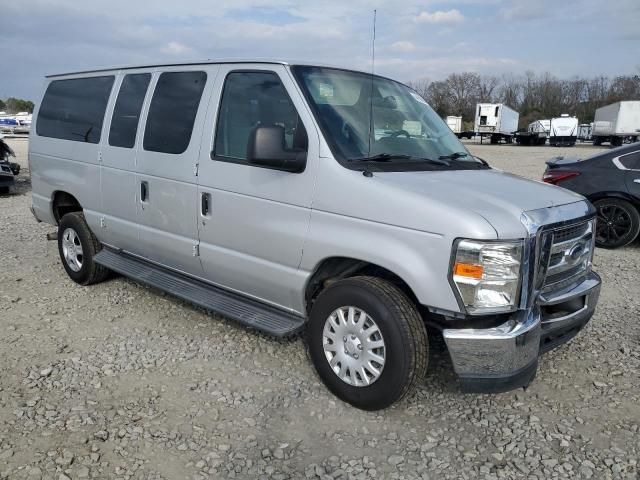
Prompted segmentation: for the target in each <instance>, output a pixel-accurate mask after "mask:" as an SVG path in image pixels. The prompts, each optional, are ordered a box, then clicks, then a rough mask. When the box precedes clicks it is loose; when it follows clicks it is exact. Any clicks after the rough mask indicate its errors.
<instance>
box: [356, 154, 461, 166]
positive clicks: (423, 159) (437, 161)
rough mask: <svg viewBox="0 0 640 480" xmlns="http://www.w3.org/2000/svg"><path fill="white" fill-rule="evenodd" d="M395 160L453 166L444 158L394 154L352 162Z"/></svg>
mask: <svg viewBox="0 0 640 480" xmlns="http://www.w3.org/2000/svg"><path fill="white" fill-rule="evenodd" d="M393 160H417V161H419V162H429V163H435V164H437V165H444V166H445V167H450V166H451V164H450V163H449V162H447V161H446V160H445V159H443V158H442V157H440V158H438V159H435V158H427V157H414V156H412V155H404V154H394V153H379V154H377V155H372V156H371V157H362V158H354V159H353V160H350V161H351V162H354V163H361V162H391V161H393Z"/></svg>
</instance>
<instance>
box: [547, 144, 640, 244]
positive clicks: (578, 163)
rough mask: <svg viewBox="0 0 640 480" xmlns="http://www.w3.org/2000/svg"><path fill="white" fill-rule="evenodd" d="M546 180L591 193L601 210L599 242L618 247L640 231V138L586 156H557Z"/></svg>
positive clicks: (590, 195)
mask: <svg viewBox="0 0 640 480" xmlns="http://www.w3.org/2000/svg"><path fill="white" fill-rule="evenodd" d="M542 180H543V181H545V182H547V183H551V184H553V185H559V186H561V187H564V188H567V189H569V190H573V191H574V192H577V193H580V194H581V195H584V196H585V197H587V198H588V199H589V200H590V201H591V202H592V203H593V205H594V206H595V207H596V209H597V211H598V219H597V222H596V245H598V246H599V247H604V248H618V247H623V246H624V245H628V244H629V243H631V242H633V241H634V240H635V239H636V237H637V236H638V233H639V232H640V213H639V211H640V142H638V143H632V144H631V145H625V146H623V147H618V148H614V149H611V150H607V151H604V152H601V153H598V154H596V155H594V156H592V157H589V158H586V159H577V158H564V157H557V158H554V159H552V160H549V161H548V162H547V170H546V171H545V172H544V176H543V177H542Z"/></svg>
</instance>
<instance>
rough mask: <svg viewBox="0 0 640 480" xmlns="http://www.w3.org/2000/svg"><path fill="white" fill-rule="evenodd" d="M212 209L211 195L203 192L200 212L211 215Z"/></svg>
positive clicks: (203, 214) (204, 215)
mask: <svg viewBox="0 0 640 480" xmlns="http://www.w3.org/2000/svg"><path fill="white" fill-rule="evenodd" d="M210 211H211V195H210V194H208V193H203V194H202V195H201V197H200V212H201V213H202V216H203V217H206V216H207V215H209V212H210Z"/></svg>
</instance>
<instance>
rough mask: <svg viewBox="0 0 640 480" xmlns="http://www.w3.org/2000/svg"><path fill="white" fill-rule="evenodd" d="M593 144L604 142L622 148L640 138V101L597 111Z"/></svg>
mask: <svg viewBox="0 0 640 480" xmlns="http://www.w3.org/2000/svg"><path fill="white" fill-rule="evenodd" d="M592 135H593V144H594V145H600V144H602V143H604V142H609V143H611V145H612V146H615V147H617V146H620V145H622V144H623V143H624V142H625V141H631V142H637V141H638V138H640V100H636V101H625V102H616V103H612V104H611V105H606V106H604V107H600V108H598V109H597V110H596V115H595V118H594V120H593V134H592Z"/></svg>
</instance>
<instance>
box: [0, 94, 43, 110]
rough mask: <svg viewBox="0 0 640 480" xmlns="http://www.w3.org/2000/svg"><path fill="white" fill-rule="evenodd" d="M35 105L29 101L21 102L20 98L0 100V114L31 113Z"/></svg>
mask: <svg viewBox="0 0 640 480" xmlns="http://www.w3.org/2000/svg"><path fill="white" fill-rule="evenodd" d="M34 106H35V105H34V104H33V102H32V101H31V100H23V99H22V98H13V97H9V98H7V99H6V100H2V99H0V112H7V113H20V112H29V113H33V107H34Z"/></svg>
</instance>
